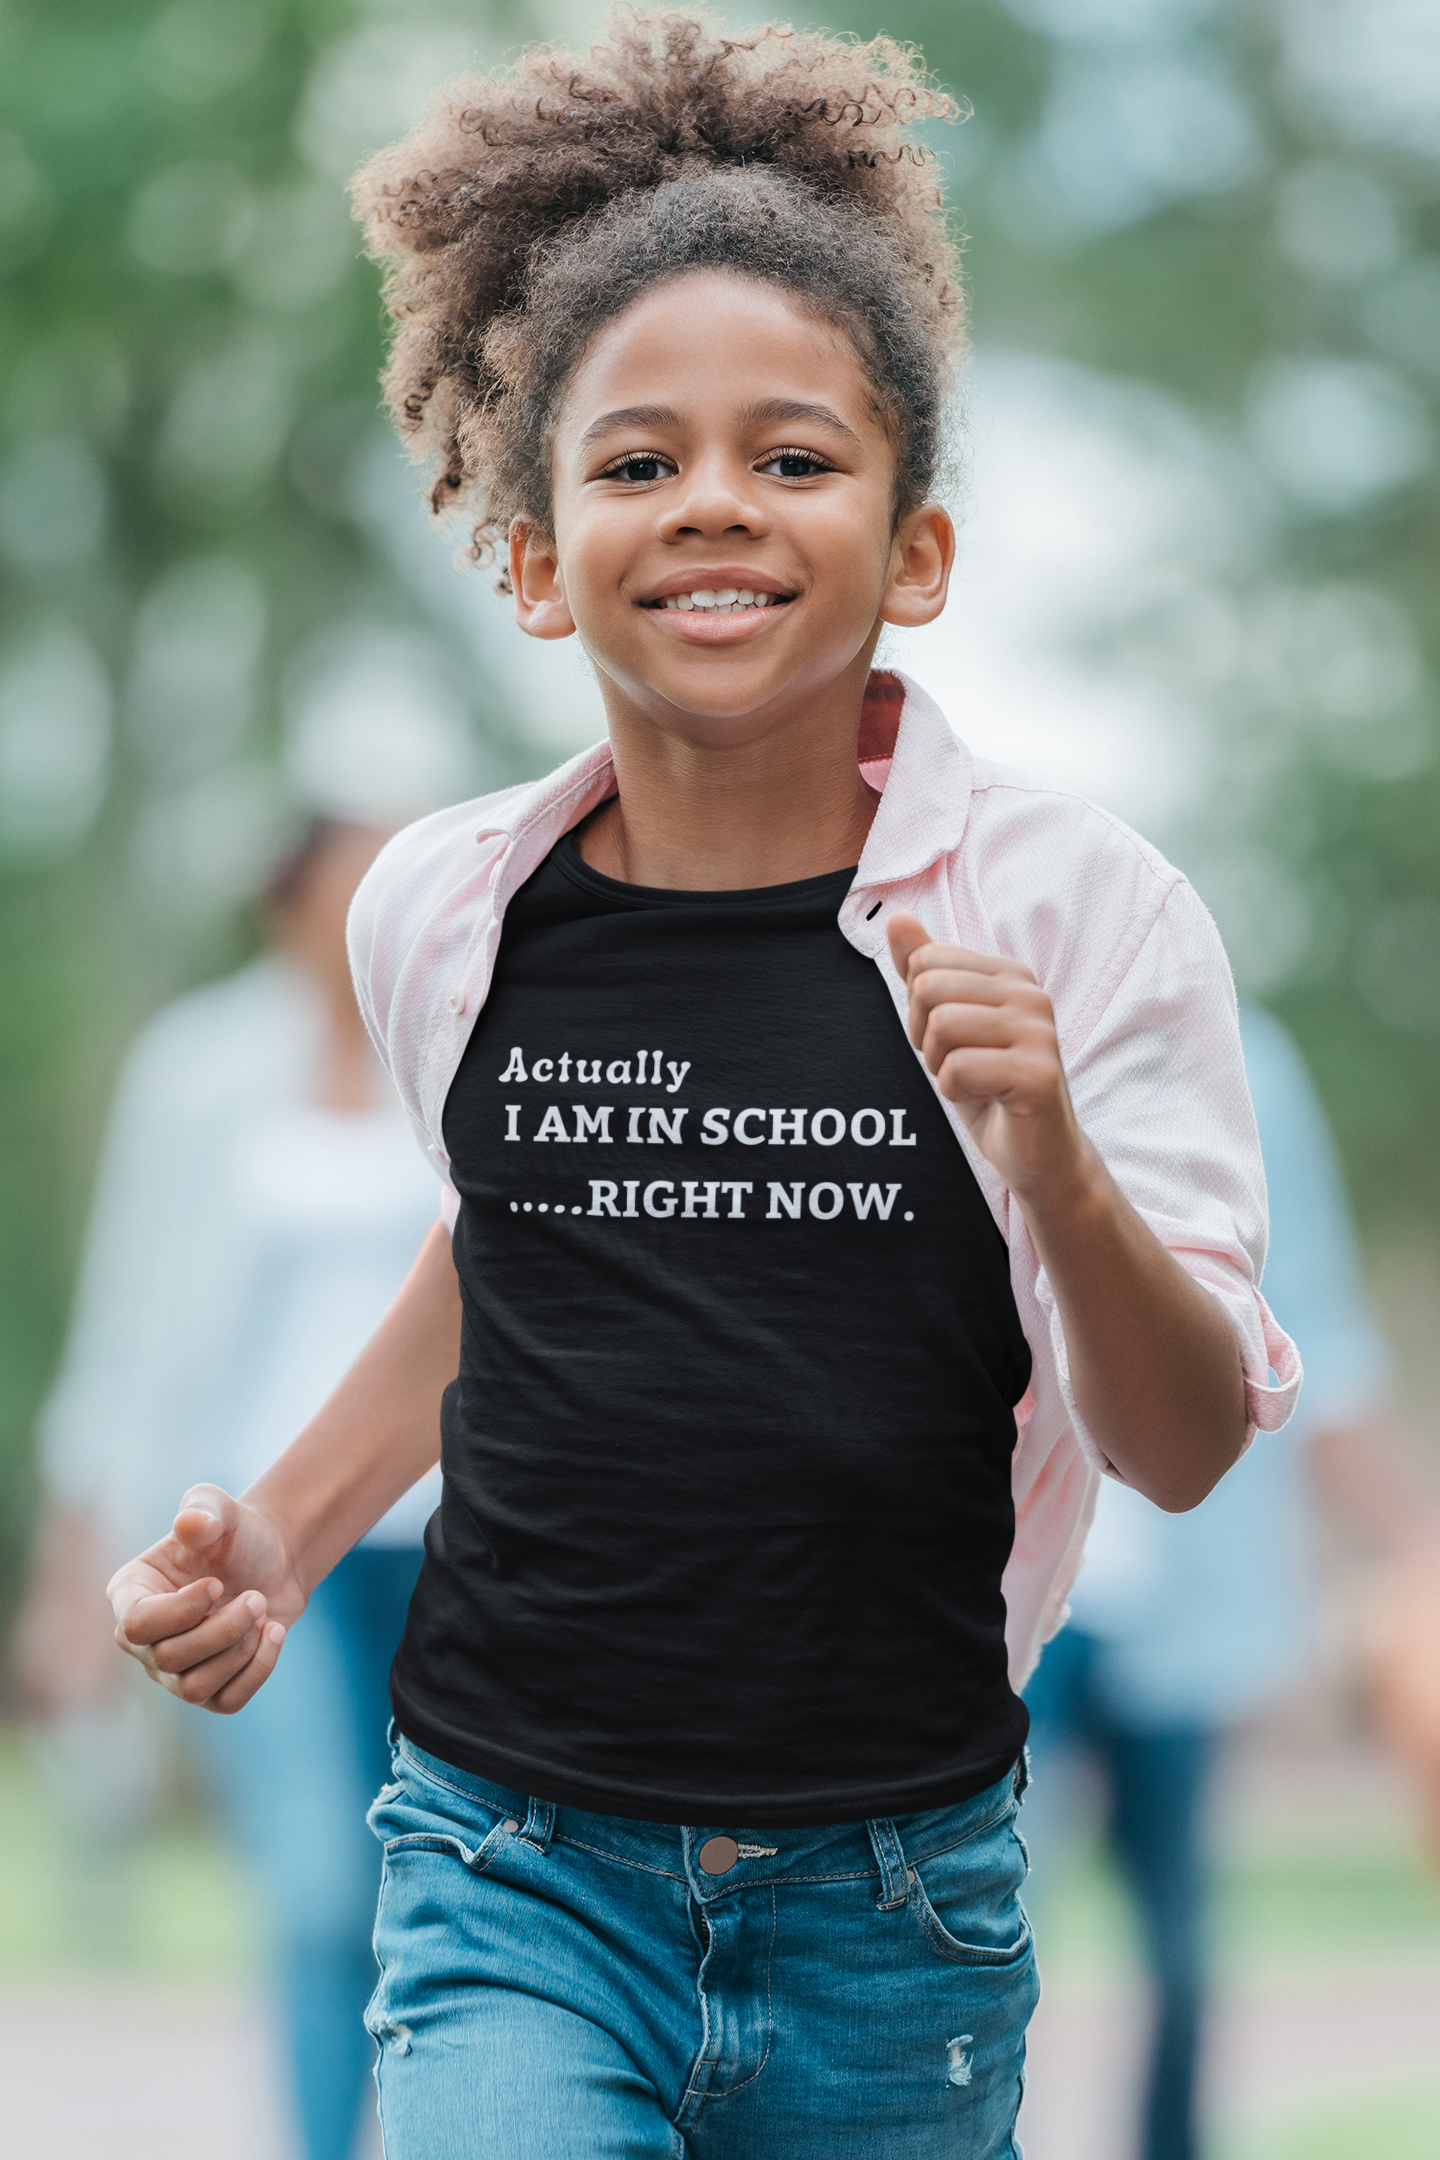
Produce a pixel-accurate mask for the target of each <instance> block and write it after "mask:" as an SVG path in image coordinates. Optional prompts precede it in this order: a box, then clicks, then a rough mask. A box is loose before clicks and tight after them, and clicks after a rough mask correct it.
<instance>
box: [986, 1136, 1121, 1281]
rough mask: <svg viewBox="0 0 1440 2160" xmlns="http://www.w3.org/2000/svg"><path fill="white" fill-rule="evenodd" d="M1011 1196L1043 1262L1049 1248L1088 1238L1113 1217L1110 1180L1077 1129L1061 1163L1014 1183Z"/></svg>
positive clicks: (1113, 1194)
mask: <svg viewBox="0 0 1440 2160" xmlns="http://www.w3.org/2000/svg"><path fill="white" fill-rule="evenodd" d="M1011 1191H1012V1192H1013V1194H1014V1196H1015V1199H1016V1201H1017V1203H1018V1204H1019V1208H1020V1212H1021V1214H1022V1216H1023V1217H1024V1219H1025V1227H1026V1229H1027V1230H1028V1231H1029V1233H1030V1242H1031V1243H1032V1244H1033V1245H1034V1247H1035V1250H1036V1251H1037V1253H1039V1255H1040V1257H1041V1259H1042V1261H1043V1260H1044V1258H1045V1254H1046V1248H1047V1247H1055V1246H1061V1245H1066V1244H1068V1243H1069V1242H1070V1241H1071V1240H1072V1239H1073V1238H1075V1237H1076V1236H1077V1235H1080V1236H1088V1235H1089V1234H1091V1233H1092V1232H1093V1231H1094V1230H1095V1229H1097V1228H1098V1227H1099V1226H1100V1225H1101V1224H1102V1223H1103V1222H1104V1221H1105V1220H1106V1219H1107V1218H1108V1217H1110V1216H1113V1214H1114V1212H1115V1201H1116V1189H1115V1184H1114V1180H1113V1179H1112V1178H1111V1176H1110V1173H1109V1171H1108V1170H1107V1169H1106V1168H1105V1165H1104V1163H1103V1162H1102V1161H1101V1160H1100V1156H1099V1154H1098V1153H1097V1151H1096V1149H1095V1148H1094V1147H1092V1145H1091V1144H1090V1142H1089V1141H1088V1140H1087V1139H1086V1137H1085V1135H1084V1133H1082V1132H1080V1131H1079V1130H1078V1128H1077V1129H1076V1130H1075V1134H1074V1141H1073V1144H1072V1146H1071V1147H1070V1148H1069V1149H1068V1150H1067V1151H1066V1153H1065V1155H1064V1156H1063V1157H1062V1158H1061V1160H1060V1161H1058V1162H1056V1163H1054V1164H1053V1165H1047V1166H1046V1168H1045V1170H1044V1171H1043V1172H1042V1173H1041V1174H1040V1175H1038V1176H1036V1177H1032V1178H1027V1179H1025V1180H1024V1182H1023V1183H1022V1182H1020V1181H1018V1180H1017V1181H1013V1182H1012V1184H1011Z"/></svg>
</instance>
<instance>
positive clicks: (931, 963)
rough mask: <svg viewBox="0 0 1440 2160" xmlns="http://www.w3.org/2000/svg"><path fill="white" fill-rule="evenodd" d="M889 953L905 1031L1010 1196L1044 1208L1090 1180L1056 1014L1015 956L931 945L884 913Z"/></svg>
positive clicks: (922, 932) (908, 918)
mask: <svg viewBox="0 0 1440 2160" xmlns="http://www.w3.org/2000/svg"><path fill="white" fill-rule="evenodd" d="M889 935H890V954H891V957H892V959H893V960H894V962H895V966H896V968H897V969H898V971H899V973H900V977H901V979H902V981H903V982H904V983H905V986H906V988H907V989H908V991H909V993H910V1040H911V1041H912V1042H913V1043H914V1045H915V1047H916V1049H917V1050H918V1051H919V1052H920V1054H921V1056H922V1057H923V1058H924V1060H925V1063H926V1064H927V1065H928V1066H929V1068H930V1070H931V1072H932V1073H933V1074H934V1075H935V1079H936V1082H937V1084H938V1086H939V1089H940V1092H941V1094H942V1095H944V1096H945V1097H946V1098H947V1099H948V1100H949V1101H950V1102H953V1103H954V1104H955V1106H956V1108H957V1109H958V1110H959V1112H960V1115H961V1116H962V1117H963V1118H964V1120H965V1123H966V1125H967V1126H968V1127H969V1130H970V1133H971V1135H972V1137H973V1138H974V1141H975V1144H976V1146H977V1147H978V1148H979V1149H980V1151H981V1153H982V1154H983V1155H984V1156H985V1158H986V1160H987V1161H988V1162H991V1163H993V1164H994V1166H995V1168H996V1169H997V1170H998V1171H999V1173H1000V1175H1001V1177H1003V1178H1004V1180H1005V1183H1006V1184H1007V1185H1008V1186H1009V1188H1010V1190H1011V1191H1012V1192H1013V1193H1014V1194H1015V1196H1016V1198H1017V1199H1018V1200H1021V1201H1026V1200H1029V1201H1032V1202H1035V1203H1037V1204H1039V1205H1041V1206H1042V1207H1048V1206H1051V1205H1053V1204H1054V1203H1055V1202H1057V1201H1061V1202H1063V1201H1064V1199H1065V1198H1066V1197H1067V1196H1068V1193H1069V1191H1070V1190H1071V1189H1072V1188H1075V1187H1080V1186H1083V1185H1085V1184H1086V1183H1087V1182H1088V1176H1087V1173H1088V1171H1089V1169H1090V1164H1089V1162H1088V1159H1087V1158H1088V1155H1089V1150H1088V1148H1087V1144H1086V1141H1085V1138H1084V1136H1083V1134H1082V1133H1081V1131H1080V1127H1079V1125H1078V1124H1077V1123H1076V1120H1075V1112H1074V1109H1073V1107H1072V1105H1071V1101H1070V1090H1069V1088H1068V1087H1067V1085H1066V1082H1065V1068H1064V1066H1063V1065H1062V1063H1061V1061H1060V1044H1059V1040H1058V1038H1057V1036H1056V1033H1055V1014H1054V1011H1053V1009H1052V1007H1051V1004H1050V1000H1049V998H1048V997H1047V996H1046V995H1045V992H1044V991H1043V990H1042V989H1041V988H1040V986H1039V984H1038V983H1037V982H1036V980H1035V978H1034V976H1033V975H1032V974H1031V973H1030V970H1029V969H1028V968H1027V967H1025V966H1023V965H1022V963H1021V962H1020V961H1018V960H1008V959H1004V958H1002V957H999V956H997V955H995V954H990V953H977V952H969V951H967V950H966V948H965V947H964V946H963V945H938V944H935V943H934V942H933V941H932V940H931V937H930V934H929V932H928V931H927V930H926V928H925V925H924V924H923V923H922V922H921V921H920V919H919V917H918V916H917V915H903V914H902V915H892V916H891V918H890V923H889Z"/></svg>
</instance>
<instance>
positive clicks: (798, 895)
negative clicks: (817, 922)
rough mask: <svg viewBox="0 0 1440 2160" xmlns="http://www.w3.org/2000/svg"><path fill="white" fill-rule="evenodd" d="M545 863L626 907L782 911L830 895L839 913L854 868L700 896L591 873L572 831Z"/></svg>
mask: <svg viewBox="0 0 1440 2160" xmlns="http://www.w3.org/2000/svg"><path fill="white" fill-rule="evenodd" d="M550 859H551V861H552V862H553V863H554V864H555V866H556V868H557V869H558V870H560V871H562V872H563V873H564V875H565V876H566V877H568V878H569V879H570V881H571V882H572V884H576V885H579V886H580V887H581V888H582V890H584V891H586V892H589V893H593V894H598V895H599V896H601V897H602V898H604V899H607V900H623V901H625V902H626V903H627V905H629V906H630V907H746V906H749V907H757V906H758V907H767V906H768V907H774V906H776V905H779V906H781V907H784V906H786V905H790V904H795V903H800V902H803V901H806V900H822V899H829V898H830V896H831V894H832V893H833V895H834V901H835V906H836V908H837V909H838V908H839V906H840V903H841V902H842V901H843V900H844V898H845V895H846V894H847V893H848V892H849V890H850V887H851V886H852V885H853V884H854V882H855V873H856V870H857V869H858V867H859V865H858V864H854V863H852V864H851V866H850V867H849V868H848V869H846V870H826V871H825V872H823V873H822V875H821V876H819V877H813V878H797V879H795V880H794V881H793V882H792V883H790V884H787V885H751V886H742V887H739V888H728V889H726V890H723V891H721V892H704V891H699V890H694V891H692V890H691V889H689V888H688V887H682V888H676V887H673V886H669V885H628V884H626V883H625V882H624V881H623V880H622V879H620V878H612V877H607V876H606V875H605V872H604V871H603V870H592V869H591V867H590V865H589V863H587V862H586V861H584V860H583V858H582V857H581V854H580V851H579V849H578V848H577V847H576V845H575V835H574V834H573V832H568V833H566V834H564V835H563V837H562V838H561V839H560V840H559V841H558V842H557V844H556V845H555V847H553V848H552V849H551V851H550Z"/></svg>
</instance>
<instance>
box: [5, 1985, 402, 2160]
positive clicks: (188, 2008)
mask: <svg viewBox="0 0 1440 2160" xmlns="http://www.w3.org/2000/svg"><path fill="white" fill-rule="evenodd" d="M0 2091H3V2092H4V2094H5V2135H4V2145H5V2150H6V2151H7V2152H12V2153H16V2154H21V2153H23V2154H26V2155H37V2156H38V2155H41V2154H43V2155H44V2160H94V2155H95V2154H97V2153H103V2154H104V2156H105V2160H155V2156H156V2154H157V2152H160V2151H162V2150H164V2149H166V2148H167V2147H168V2146H169V2145H170V2144H171V2143H172V2142H173V2137H174V2135H175V2128H176V2125H177V2124H179V2125H185V2126H188V2127H187V2128H186V2129H185V2130H184V2134H183V2136H182V2137H181V2144H182V2145H183V2146H184V2147H186V2148H187V2149H188V2148H193V2149H194V2150H195V2151H198V2152H202V2153H203V2154H204V2156H205V2160H290V2156H291V2151H292V2147H291V2143H290V2138H289V2134H288V2131H287V2128H286V2125H285V2123H284V2120H283V2117H282V2115H281V2112H280V2109H279V2105H278V2097H277V2079H276V2076H275V2066H274V2063H273V2059H272V2051H271V2044H270V2036H269V2032H268V2030H267V2027H266V2024H265V2020H264V2018H263V2017H262V2016H261V2015H260V2014H259V2013H258V2012H257V2011H256V2010H255V2008H254V2006H253V2004H252V2003H251V2002H250V2001H249V2000H248V1999H247V1998H246V1996H244V1995H242V1994H239V1993H236V1994H230V1993H228V1992H225V1991H224V1990H222V1989H219V1988H215V1989H204V1988H195V1987H186V1988H178V1987H173V1986H172V1987H156V1986H155V1985H154V1983H153V1982H146V1981H143V1980H135V1981H133V1982H130V1981H127V1982H114V1983H111V1984H109V1985H106V1984H104V1983H102V1982H76V1983H73V1984H70V1985H64V1984H61V1985H58V1986H43V1987H38V1988H31V1989H27V1990H26V1991H25V1992H24V1993H23V1994H21V1993H19V1992H18V1991H16V1990H15V1989H14V1988H13V1986H12V1987H9V1988H6V1989H5V1990H4V1991H3V1992H0ZM378 2149H379V2148H378V2139H377V2143H376V2146H375V2150H376V2152H377V2153H378Z"/></svg>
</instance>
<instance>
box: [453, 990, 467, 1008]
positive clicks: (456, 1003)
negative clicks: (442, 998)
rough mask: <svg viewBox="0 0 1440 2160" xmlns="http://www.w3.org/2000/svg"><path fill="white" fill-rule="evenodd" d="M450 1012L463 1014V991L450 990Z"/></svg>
mask: <svg viewBox="0 0 1440 2160" xmlns="http://www.w3.org/2000/svg"><path fill="white" fill-rule="evenodd" d="M450 1010H451V1012H453V1013H463V1012H464V1010H465V992H464V991H463V990H452V991H451V992H450Z"/></svg>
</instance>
